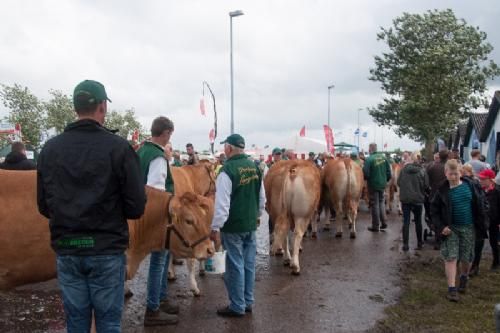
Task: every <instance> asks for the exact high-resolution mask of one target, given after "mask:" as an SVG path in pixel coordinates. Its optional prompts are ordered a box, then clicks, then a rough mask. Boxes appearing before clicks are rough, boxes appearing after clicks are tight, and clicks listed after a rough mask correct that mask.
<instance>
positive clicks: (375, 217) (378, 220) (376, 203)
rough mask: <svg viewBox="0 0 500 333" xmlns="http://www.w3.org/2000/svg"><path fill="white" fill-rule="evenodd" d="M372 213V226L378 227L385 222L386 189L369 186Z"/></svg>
mask: <svg viewBox="0 0 500 333" xmlns="http://www.w3.org/2000/svg"><path fill="white" fill-rule="evenodd" d="M368 195H369V196H370V205H371V213H372V227H373V228H375V229H377V228H378V227H379V226H380V224H382V225H384V224H385V205H384V191H383V190H382V191H378V190H374V189H371V188H368Z"/></svg>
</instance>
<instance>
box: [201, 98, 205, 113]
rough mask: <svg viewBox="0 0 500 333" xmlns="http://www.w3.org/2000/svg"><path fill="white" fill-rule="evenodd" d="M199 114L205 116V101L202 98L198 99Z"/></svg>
mask: <svg viewBox="0 0 500 333" xmlns="http://www.w3.org/2000/svg"><path fill="white" fill-rule="evenodd" d="M200 112H201V115H202V116H204V115H205V100H204V99H203V98H202V99H200Z"/></svg>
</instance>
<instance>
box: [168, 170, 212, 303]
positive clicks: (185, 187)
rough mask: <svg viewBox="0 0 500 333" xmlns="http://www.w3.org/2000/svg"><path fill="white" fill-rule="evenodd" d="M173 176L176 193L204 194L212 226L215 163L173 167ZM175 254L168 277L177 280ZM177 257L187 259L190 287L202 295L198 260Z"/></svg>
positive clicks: (169, 267) (208, 221)
mask: <svg viewBox="0 0 500 333" xmlns="http://www.w3.org/2000/svg"><path fill="white" fill-rule="evenodd" d="M170 170H172V177H173V179H174V188H175V194H176V195H182V194H183V193H186V192H194V193H197V194H199V195H204V196H206V197H207V198H206V199H205V203H206V205H207V206H208V207H209V213H208V214H207V216H206V218H205V220H204V221H205V223H206V226H207V228H210V226H211V223H212V218H213V210H214V194H215V169H214V167H213V164H211V163H210V162H208V161H206V162H205V161H200V163H199V164H196V165H185V166H182V167H180V168H177V167H172V168H171V169H170ZM173 257H174V256H170V260H169V266H168V279H169V280H175V279H176V274H175V266H174V265H173V259H174V258H173ZM175 257H176V259H184V258H185V259H186V263H187V271H188V277H189V288H190V290H191V291H192V292H193V294H194V295H195V296H200V295H201V292H200V289H199V288H198V283H197V281H196V276H195V264H196V260H195V259H194V258H193V257H179V256H175ZM199 274H200V275H201V276H202V275H204V274H205V265H204V262H203V261H201V262H200V265H199Z"/></svg>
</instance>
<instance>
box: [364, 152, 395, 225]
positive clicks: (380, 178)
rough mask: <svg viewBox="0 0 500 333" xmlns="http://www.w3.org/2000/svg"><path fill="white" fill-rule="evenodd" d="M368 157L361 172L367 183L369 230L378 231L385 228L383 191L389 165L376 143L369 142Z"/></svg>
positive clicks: (389, 170) (389, 171)
mask: <svg viewBox="0 0 500 333" xmlns="http://www.w3.org/2000/svg"><path fill="white" fill-rule="evenodd" d="M368 150H369V152H370V157H368V159H367V160H366V161H365V165H364V166H363V173H364V175H365V179H366V180H367V183H368V194H369V196H370V205H371V213H372V226H371V227H368V230H369V231H372V232H379V231H380V229H382V230H383V229H385V228H387V223H386V222H385V205H384V191H385V186H386V185H387V182H388V181H389V180H390V179H391V176H392V174H391V165H390V164H389V162H388V161H387V159H386V158H385V156H384V154H383V153H379V152H377V144H375V143H371V144H370V146H369V148H368Z"/></svg>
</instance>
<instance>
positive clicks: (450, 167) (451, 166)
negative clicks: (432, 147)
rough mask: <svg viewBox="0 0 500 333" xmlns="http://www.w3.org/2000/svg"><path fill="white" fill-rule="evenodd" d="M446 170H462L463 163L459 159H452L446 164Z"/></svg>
mask: <svg viewBox="0 0 500 333" xmlns="http://www.w3.org/2000/svg"><path fill="white" fill-rule="evenodd" d="M444 168H445V170H450V171H456V170H458V171H460V170H461V169H462V165H461V164H460V163H458V161H457V160H455V159H451V160H448V161H447V162H446V164H445V165H444Z"/></svg>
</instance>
